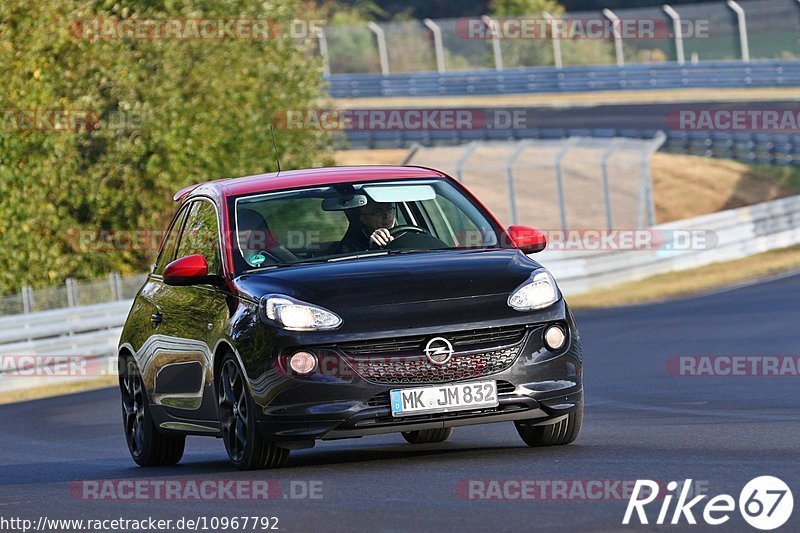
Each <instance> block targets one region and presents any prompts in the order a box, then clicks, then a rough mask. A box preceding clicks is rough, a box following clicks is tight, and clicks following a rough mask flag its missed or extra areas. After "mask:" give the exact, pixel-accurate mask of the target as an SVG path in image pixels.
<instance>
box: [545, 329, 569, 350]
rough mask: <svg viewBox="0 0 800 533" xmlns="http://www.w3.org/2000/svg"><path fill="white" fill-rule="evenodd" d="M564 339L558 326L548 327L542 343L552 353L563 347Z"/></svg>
mask: <svg viewBox="0 0 800 533" xmlns="http://www.w3.org/2000/svg"><path fill="white" fill-rule="evenodd" d="M566 338H567V337H566V335H564V330H563V329H561V327H560V326H550V327H548V328H547V329H546V330H545V332H544V343H545V344H546V345H547V347H548V348H550V349H551V350H554V351H555V350H558V349H560V348H561V347H562V346H564V341H565V340H566Z"/></svg>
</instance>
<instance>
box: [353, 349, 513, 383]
mask: <svg viewBox="0 0 800 533" xmlns="http://www.w3.org/2000/svg"><path fill="white" fill-rule="evenodd" d="M520 349H521V347H520V346H514V347H512V348H506V349H503V350H494V351H490V352H481V353H471V354H464V355H458V354H456V355H454V356H453V357H452V359H450V361H448V362H447V363H445V364H443V365H434V364H432V363H431V362H430V361H428V359H427V358H426V357H424V356H423V357H419V356H417V357H393V358H364V359H348V363H350V365H351V366H352V367H353V368H354V369H355V371H356V372H358V374H359V375H361V376H362V377H363V378H364V379H366V380H368V381H371V382H373V383H381V384H387V385H394V384H411V383H446V382H449V381H460V380H464V379H471V378H477V377H481V376H487V375H489V374H495V373H497V372H502V371H503V370H505V369H507V368H508V367H510V366H511V365H512V364H513V363H514V360H516V358H517V356H518V355H519V352H520Z"/></svg>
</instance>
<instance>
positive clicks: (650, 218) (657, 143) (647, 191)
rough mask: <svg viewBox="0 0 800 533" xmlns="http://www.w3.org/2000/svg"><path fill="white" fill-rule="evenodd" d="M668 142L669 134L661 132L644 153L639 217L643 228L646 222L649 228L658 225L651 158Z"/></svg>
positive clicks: (639, 223)
mask: <svg viewBox="0 0 800 533" xmlns="http://www.w3.org/2000/svg"><path fill="white" fill-rule="evenodd" d="M666 140H667V134H666V133H664V132H663V131H661V130H659V131H658V133H656V136H655V137H653V139H652V140H651V141H650V144H649V145H648V146H647V148H646V149H645V150H644V151H643V152H642V185H641V191H640V194H639V216H638V226H639V227H640V228H641V227H642V226H643V225H644V223H645V221H646V222H647V227H652V226H655V224H656V208H655V201H654V198H653V177H652V176H651V175H650V158H651V157H653V154H654V153H656V152H657V151H658V150H659V148H661V146H662V145H663V144H664V142H665V141H666Z"/></svg>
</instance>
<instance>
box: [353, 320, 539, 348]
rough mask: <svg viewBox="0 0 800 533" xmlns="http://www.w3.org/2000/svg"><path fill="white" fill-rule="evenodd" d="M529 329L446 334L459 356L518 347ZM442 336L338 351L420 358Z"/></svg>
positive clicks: (378, 341)
mask: <svg viewBox="0 0 800 533" xmlns="http://www.w3.org/2000/svg"><path fill="white" fill-rule="evenodd" d="M525 330H526V326H524V325H521V326H500V327H494V328H484V329H473V330H467V331H457V332H453V333H443V334H441V335H440V336H442V337H445V338H446V339H447V340H449V341H450V343H451V344H452V345H453V349H454V350H455V351H456V352H465V351H470V350H473V349H480V348H482V347H484V348H497V347H500V346H511V345H514V344H517V343H518V342H520V341H521V340H522V338H523V337H524V336H525ZM435 336H439V335H414V336H410V337H391V338H387V339H376V340H369V341H360V342H348V343H342V344H339V345H338V348H339V349H340V350H342V351H343V352H344V353H346V354H348V355H374V354H402V355H419V354H422V350H423V348H424V347H425V343H426V342H427V341H428V340H429V339H430V338H431V337H435Z"/></svg>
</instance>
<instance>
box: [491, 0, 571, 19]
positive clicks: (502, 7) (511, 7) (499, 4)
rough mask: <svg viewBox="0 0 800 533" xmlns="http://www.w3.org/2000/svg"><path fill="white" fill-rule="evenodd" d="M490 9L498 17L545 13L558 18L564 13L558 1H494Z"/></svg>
mask: <svg viewBox="0 0 800 533" xmlns="http://www.w3.org/2000/svg"><path fill="white" fill-rule="evenodd" d="M489 7H490V9H491V10H492V15H494V16H496V17H516V16H522V15H541V14H542V13H544V12H548V13H550V14H551V15H553V16H556V15H559V14H561V13H563V12H564V8H563V7H562V6H561V4H559V3H558V1H557V0H492V2H491V3H490V4H489Z"/></svg>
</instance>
